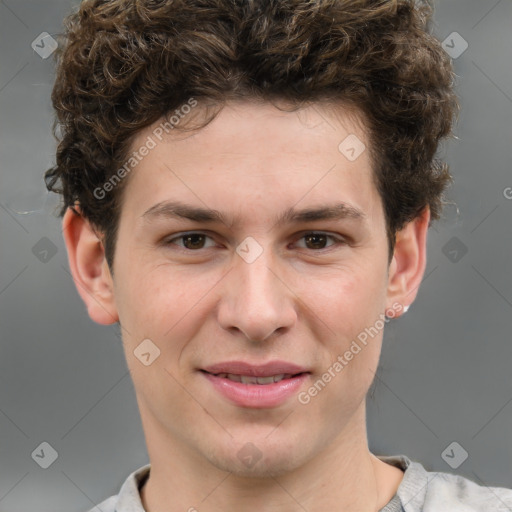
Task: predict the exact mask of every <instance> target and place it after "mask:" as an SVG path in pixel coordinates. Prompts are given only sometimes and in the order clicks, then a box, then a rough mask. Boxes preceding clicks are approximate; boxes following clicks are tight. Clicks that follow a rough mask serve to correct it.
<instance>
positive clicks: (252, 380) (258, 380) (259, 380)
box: [201, 370, 309, 386]
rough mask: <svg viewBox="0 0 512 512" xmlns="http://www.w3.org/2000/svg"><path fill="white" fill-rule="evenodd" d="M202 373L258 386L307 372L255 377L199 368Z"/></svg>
mask: <svg viewBox="0 0 512 512" xmlns="http://www.w3.org/2000/svg"><path fill="white" fill-rule="evenodd" d="M201 371H202V372H204V373H208V374H209V375H213V376H215V377H218V378H220V379H229V380H231V381H233V382H240V383H241V384H258V385H260V386H266V385H269V384H274V383H275V382H281V381H282V380H289V379H292V378H294V377H298V376H300V375H304V374H306V373H309V372H300V373H279V374H277V375H269V376H267V377H256V376H254V375H243V374H237V373H211V372H207V371H206V370H201Z"/></svg>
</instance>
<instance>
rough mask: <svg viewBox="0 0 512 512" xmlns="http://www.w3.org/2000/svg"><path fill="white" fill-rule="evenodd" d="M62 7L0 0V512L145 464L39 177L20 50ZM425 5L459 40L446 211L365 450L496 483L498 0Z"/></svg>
mask: <svg viewBox="0 0 512 512" xmlns="http://www.w3.org/2000/svg"><path fill="white" fill-rule="evenodd" d="M74 5H77V2H76V1H74V2H71V1H69V0H68V1H66V0H48V1H45V2H35V1H28V0H4V1H0V41H1V52H0V63H1V68H0V69H1V70H0V119H1V124H0V129H1V146H0V151H1V154H0V165H1V180H2V181H1V187H0V226H1V244H0V261H1V268H0V272H1V274H0V312H1V322H0V330H1V345H0V349H1V352H0V511H1V512H18V511H27V510H38V512H46V511H48V512H50V511H51V512H60V511H63V512H64V511H66V512H80V511H84V510H87V509H89V508H91V507H93V506H94V505H95V504H96V503H98V502H100V501H101V500H103V499H104V498H106V497H107V496H109V495H111V494H114V493H116V492H117V491H118V489H119V486H120V485H121V483H122V482H123V481H124V479H125V478H126V476H127V475H128V474H129V473H130V472H131V471H133V470H135V469H136V468H138V467H139V466H142V465H143V464H146V463H147V462H148V459H147V453H146V447H145V442H144V437H143V432H142V428H141V424H140V419H139V415H138V410H137V404H136V401H135V395H134V391H133V387H132V383H131V380H130V377H129V374H128V371H127V368H126V363H125V360H124V355H123V352H122V345H121V342H120V339H119V337H118V333H117V328H116V327H114V326H112V327H101V326H99V325H96V324H94V323H93V322H92V321H91V320H90V319H89V317H88V316H87V312H86V309H85V307H84V306H83V304H82V302H81V300H80V298H79V296H78V293H77V292H76V290H75V288H74V285H73V282H72V280H71V277H70V274H69V271H68V264H67V258H66V253H65V248H64V244H63V240H62V234H61V227H60V220H59V219H58V218H57V217H56V216H55V215H54V211H55V206H56V205H57V204H58V202H57V199H56V197H54V195H53V194H52V195H48V194H47V193H46V191H45V188H44V185H43V181H42V175H43V172H44V170H46V169H47V168H48V167H49V166H51V165H52V164H53V163H54V151H55V144H54V140H53V138H52V135H51V130H50V127H51V122H52V111H51V107H50V93H51V87H52V82H53V69H54V64H53V60H52V58H48V59H42V58H41V57H40V56H39V55H38V54H37V53H36V52H35V51H34V50H33V49H32V47H31V43H32V41H34V40H36V42H37V41H40V38H39V39H38V37H39V34H41V33H42V32H44V31H46V32H48V33H50V34H54V35H55V34H57V33H58V32H59V31H60V30H61V29H62V28H61V27H62V25H61V22H62V19H63V17H64V15H65V14H66V13H67V12H69V10H70V9H71V8H72V6H74ZM436 6H437V7H436V14H435V34H436V35H437V37H438V38H439V39H440V40H445V39H446V38H447V37H448V36H449V35H450V34H451V33H452V32H458V33H459V34H460V35H461V36H462V37H463V38H464V39H465V40H466V41H467V42H468V44H469V47H468V49H467V50H466V51H465V52H464V53H463V54H462V55H461V56H459V57H458V58H456V59H454V64H455V69H456V73H457V75H458V79H457V90H458V94H459V96H460V100H461V106H462V110H461V114H460V117H459V123H458V127H457V128H456V135H457V136H458V140H452V141H450V142H448V143H446V144H445V145H443V147H442V148H441V149H440V155H441V156H442V157H444V158H445V159H446V160H447V161H448V162H449V163H450V165H451V170H452V173H453V175H454V176H455V185H454V186H453V187H452V188H451V189H450V199H451V200H452V201H453V202H454V203H455V204H456V205H457V206H454V205H452V206H450V207H447V208H446V210H445V214H444V219H443V220H442V221H441V222H438V223H437V224H436V225H435V226H434V227H433V228H432V229H431V230H430V234H429V252H428V264H427V271H426V274H425V278H424V282H423V284H422V287H421V289H420V293H419V296H418V298H417V300H416V302H415V303H414V304H413V305H412V307H411V309H410V310H409V312H408V313H407V315H405V316H404V317H403V318H402V319H401V320H399V321H395V322H392V323H391V324H390V325H389V326H388V327H387V328H386V332H385V338H384V349H383V355H382V360H381V364H380V367H379V372H378V374H377V377H376V380H375V386H374V387H373V388H372V392H371V395H372V398H370V399H369V404H368V426H369V441H370V447H371V449H372V450H373V451H374V452H375V453H377V454H398V453H403V454H406V455H408V456H409V457H410V458H412V459H413V460H418V461H420V462H422V463H423V464H424V466H425V467H426V468H427V469H428V470H437V471H447V472H454V473H457V474H461V475H464V476H466V477H469V478H471V479H473V480H474V481H476V482H477V483H480V484H483V485H494V486H504V487H512V442H511V430H512V429H511V426H512V403H511V402H512V379H511V372H510V362H511V361H512V343H511V342H510V341H511V335H510V332H511V328H512V257H511V256H512V242H511V240H512V236H511V235H512V228H511V225H512V222H511V221H512V199H507V197H506V196H508V197H509V198H512V189H509V188H507V187H512V172H511V158H510V156H511V148H512V128H511V121H512V50H511V48H512V30H511V28H512V2H511V1H510V0H501V1H497V0H485V1H483V0H440V1H438V2H437V3H436ZM448 41H450V39H448ZM450 44H451V45H452V46H453V45H455V49H457V48H460V43H459V42H457V41H455V40H454V43H453V44H452V43H451V42H450ZM458 45H459V46H458ZM457 208H458V210H459V212H458V213H457ZM45 251H46V252H45ZM55 251H56V252H55ZM465 251H467V252H465ZM54 252H55V254H54ZM454 441H456V442H457V443H459V445H460V446H461V447H462V448H463V449H464V450H465V451H467V453H468V454H469V456H468V458H467V460H465V461H464V462H463V463H462V464H461V465H460V466H458V467H457V468H455V469H452V468H451V467H450V466H449V465H448V464H447V462H445V459H444V458H443V456H442V454H443V452H444V451H445V449H446V448H447V447H448V446H449V445H450V444H451V443H452V442H454ZM42 442H48V443H49V444H50V445H51V446H52V447H53V448H54V449H55V450H56V451H57V452H58V458H57V459H56V460H55V462H54V463H53V464H52V465H51V466H50V467H49V468H48V469H42V468H41V467H40V466H39V465H38V464H37V463H36V460H37V458H36V457H35V456H34V457H32V455H31V454H32V453H33V452H34V450H36V448H38V447H39V445H40V444H41V443H42ZM39 451H40V449H39ZM448 452H449V453H450V455H452V452H450V450H448ZM46 453H48V451H47V452H46ZM461 454H463V452H462V449H461V448H459V447H458V446H456V447H455V449H454V451H453V457H452V460H455V459H457V460H458V458H460V457H461Z"/></svg>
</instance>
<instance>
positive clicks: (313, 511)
mask: <svg viewBox="0 0 512 512" xmlns="http://www.w3.org/2000/svg"><path fill="white" fill-rule="evenodd" d="M364 413H365V410H364V407H363V408H362V409H361V410H360V411H359V412H358V414H357V415H356V416H357V417H356V418H354V421H353V422H352V423H351V424H348V425H347V426H346V428H345V429H344V430H343V431H342V432H341V433H340V434H339V435H338V436H337V437H336V438H335V440H334V442H332V443H330V444H328V445H327V446H326V447H325V448H324V449H323V450H321V451H319V452H317V453H316V454H315V456H314V457H312V458H311V459H310V460H308V461H307V462H306V463H304V464H302V465H299V466H298V467H294V468H293V469H291V470H289V471H286V472H282V473H281V474H271V473H270V470H271V468H269V472H267V473H265V474H263V475H262V474H258V475H257V476H247V475H243V474H239V473H237V472H236V470H235V469H233V471H224V470H222V469H219V468H218V467H216V466H215V465H214V464H213V463H212V460H213V461H214V460H215V459H214V457H211V458H210V460H209V459H207V458H205V457H204V456H203V455H200V454H198V453H197V451H194V450H192V449H191V448H189V447H188V446H187V445H186V444H185V443H184V442H182V441H180V440H177V439H171V438H170V437H169V434H168V433H167V432H165V430H164V429H163V428H161V427H160V426H159V425H155V424H147V423H146V424H144V430H145V434H146V439H148V440H151V442H148V452H149V456H150V461H151V471H150V476H149V479H148V481H147V482H146V484H145V486H144V487H143V488H142V490H141V500H142V503H143V506H144V509H145V510H146V511H147V512H156V511H159V512H183V511H190V512H195V511H200V512H218V511H220V510H251V509H252V510H258V511H261V512H303V511H304V510H308V512H320V511H324V510H332V511H338V510H339V511H340V512H341V511H343V512H363V511H364V512H377V511H378V510H380V509H381V508H383V507H384V506H385V505H386V504H387V503H388V502H389V501H390V500H391V498H392V497H393V496H394V494H395V492H396V489H397V488H398V485H399V482H400V480H401V477H402V476H403V473H402V471H401V470H399V469H397V468H393V467H392V466H389V465H388V464H385V463H384V462H382V461H380V460H379V459H378V458H376V457H375V456H374V455H372V454H371V453H370V452H369V450H368V444H367V438H366V426H365V414H364ZM143 423H144V421H143ZM361 427H362V428H361ZM297 451H300V444H299V446H298V448H297ZM263 459H264V454H263ZM290 459H293V454H290Z"/></svg>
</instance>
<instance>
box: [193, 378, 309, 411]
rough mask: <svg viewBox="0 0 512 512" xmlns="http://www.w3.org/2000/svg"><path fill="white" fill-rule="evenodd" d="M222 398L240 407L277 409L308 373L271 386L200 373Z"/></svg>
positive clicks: (296, 389) (293, 392) (297, 388)
mask: <svg viewBox="0 0 512 512" xmlns="http://www.w3.org/2000/svg"><path fill="white" fill-rule="evenodd" d="M201 373H202V374H203V375H204V376H205V377H206V378H207V379H208V380H209V381H210V382H211V383H212V385H213V386H214V388H215V389H216V390H217V391H218V392H219V393H221V394H222V395H223V396H225V397H226V398H228V399H229V400H231V401H232V402H233V403H235V404H236V405H238V406H240V407H253V408H260V409H263V408H266V407H277V406H278V405H281V404H282V403H283V402H285V401H286V400H287V399H288V398H290V397H291V396H292V395H294V394H295V393H297V391H298V390H299V388H300V387H301V386H302V384H303V383H304V381H305V380H306V379H307V378H308V375H309V374H308V373H301V374H300V375H297V376H296V377H291V378H290V379H283V380H280V381H279V382H274V383H273V384H242V383H241V382H236V381H234V380H230V379H228V378H224V377H217V376H216V375H212V374H211V373H207V372H204V371H202V372H201Z"/></svg>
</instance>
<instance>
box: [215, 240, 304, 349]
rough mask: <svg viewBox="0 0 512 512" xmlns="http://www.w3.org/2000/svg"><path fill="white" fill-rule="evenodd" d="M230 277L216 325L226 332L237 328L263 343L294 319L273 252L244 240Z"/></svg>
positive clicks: (254, 242)
mask: <svg viewBox="0 0 512 512" xmlns="http://www.w3.org/2000/svg"><path fill="white" fill-rule="evenodd" d="M233 265H234V267H233V268H232V271H231V272H230V273H229V283H226V284H227V286H226V288H225V295H224V297H223V299H222V304H221V307H220V309H219V321H220V323H221V325H222V326H223V327H224V328H225V329H231V330H232V329H233V328H236V329H238V330H239V331H241V332H243V333H244V334H245V336H246V337H247V338H249V339H250V340H252V341H263V340H264V339H266V338H267V337H268V336H270V335H271V334H272V333H273V332H275V331H276V330H278V329H282V328H285V327H289V326H291V325H292V323H293V322H294V319H295V310H294V307H293V303H292V300H291V297H290V296H291V293H290V292H289V291H288V289H287V287H286V286H285V285H284V284H283V283H282V282H281V280H280V279H279V277H278V269H277V264H276V259H275V258H274V255H273V254H272V249H271V248H270V247H269V246H268V245H266V246H265V247H264V246H263V244H260V243H258V242H256V241H255V240H254V239H252V240H247V239H246V240H245V241H244V242H242V243H241V244H240V245H239V246H238V247H237V254H236V255H235V260H234V264H233Z"/></svg>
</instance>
